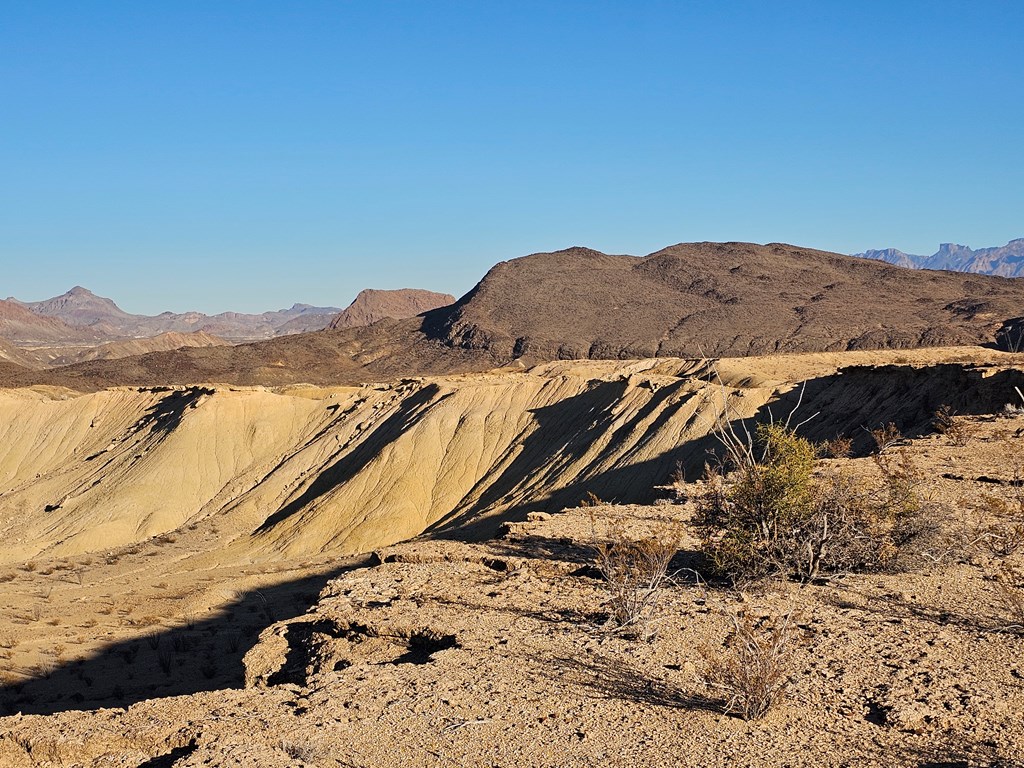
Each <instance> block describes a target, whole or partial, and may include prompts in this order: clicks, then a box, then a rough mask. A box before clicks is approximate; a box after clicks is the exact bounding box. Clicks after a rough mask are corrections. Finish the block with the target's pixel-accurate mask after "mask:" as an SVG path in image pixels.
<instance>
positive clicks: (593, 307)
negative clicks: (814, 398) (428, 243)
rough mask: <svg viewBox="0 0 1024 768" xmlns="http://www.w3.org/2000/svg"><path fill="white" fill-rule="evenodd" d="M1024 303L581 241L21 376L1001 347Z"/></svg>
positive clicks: (933, 276)
mask: <svg viewBox="0 0 1024 768" xmlns="http://www.w3.org/2000/svg"><path fill="white" fill-rule="evenodd" d="M1022 307H1024V281H1018V280H1007V279H1005V278H1002V277H991V276H987V275H974V274H957V273H954V272H932V271H923V270H911V269H901V268H899V267H894V266H891V265H889V264H884V263H880V262H877V261H870V260H867V259H861V258H853V257H850V256H842V255H840V254H836V253H828V252H825V251H816V250H811V249H808V248H799V247H796V246H792V245H784V244H778V243H772V244H768V245H756V244H752V243H684V244H680V245H675V246H671V247H669V248H665V249H663V250H661V251H658V252H656V253H652V254H650V255H649V256H645V257H636V256H609V255H606V254H603V253H600V252H598V251H594V250H590V249H587V248H570V249H567V250H563V251H557V252H554V253H538V254H533V255H531V256H525V257H523V258H519V259H514V260H512V261H507V262H502V263H500V264H498V265H496V266H495V267H493V268H492V269H491V270H490V271H489V272H488V273H487V274H486V275H485V276H484V278H483V279H482V280H481V281H480V282H479V283H478V284H477V286H476V287H475V288H474V289H473V290H472V291H470V292H469V293H468V294H466V295H465V296H463V297H462V298H461V299H460V300H459V301H458V302H456V303H455V304H453V305H451V306H447V307H442V308H440V309H436V310H433V311H430V312H427V313H425V314H424V315H422V316H418V317H414V318H409V319H407V320H386V319H385V320H381V321H380V322H378V323H375V324H374V325H370V326H364V327H358V328H346V329H340V330H333V331H332V330H327V331H321V332H318V333H305V334H296V335H294V336H282V337H278V338H275V339H270V340H267V341H261V342H257V343H251V344H243V345H240V346H234V347H208V348H203V349H181V350H176V351H173V352H157V353H153V354H148V355H141V356H138V357H128V358H123V359H121V360H97V361H91V362H85V363H79V364H76V365H71V366H68V367H66V368H61V369H58V370H55V371H46V372H30V373H27V374H25V373H22V374H19V375H18V376H16V377H8V378H7V383H8V384H26V383H55V384H67V385H68V386H72V387H79V388H90V387H91V388H95V387H101V386H110V385H114V384H119V385H133V386H140V385H144V384H153V385H156V384H172V383H182V384H183V383H194V382H209V381H216V382H235V383H240V384H285V383H295V382H311V383H338V384H352V383H358V382H365V381H385V380H389V379H393V378H395V377H400V376H409V375H423V374H439V373H447V372H453V371H469V370H485V369H488V368H494V367H498V366H504V365H518V364H526V365H528V364H531V363H536V362H541V361H544V360H552V359H560V358H561V359H564V358H603V359H630V358H647V357H686V356H699V355H702V354H707V355H711V356H742V355H757V354H771V353H779V352H812V351H842V350H850V349H909V348H915V347H927V346H946V345H950V346H952V345H971V344H984V343H993V342H994V340H995V336H996V332H997V331H998V330H999V329H1000V328H1001V327H1002V326H1003V324H1004V323H1005V321H1006V320H1007V319H1009V318H1014V317H1019V316H1020V315H1021V308H1022Z"/></svg>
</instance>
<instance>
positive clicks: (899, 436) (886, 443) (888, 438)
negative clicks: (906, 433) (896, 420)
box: [870, 421, 903, 453]
mask: <svg viewBox="0 0 1024 768" xmlns="http://www.w3.org/2000/svg"><path fill="white" fill-rule="evenodd" d="M870 434H871V439H872V440H874V441H875V446H876V447H877V448H878V452H879V453H885V452H886V451H887V450H889V449H890V448H894V447H896V446H897V445H899V444H900V443H902V442H903V432H902V431H900V428H899V427H897V426H896V425H895V424H893V423H892V422H891V421H890V422H889V423H888V424H883V425H882V426H880V427H877V428H875V429H872V430H871V431H870Z"/></svg>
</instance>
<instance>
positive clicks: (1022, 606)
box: [995, 563, 1024, 634]
mask: <svg viewBox="0 0 1024 768" xmlns="http://www.w3.org/2000/svg"><path fill="white" fill-rule="evenodd" d="M995 582H996V597H997V599H998V601H999V607H1000V608H1001V609H1002V610H1001V616H1000V618H1001V620H1004V621H1005V622H1006V623H1005V625H1004V626H1003V629H1004V630H1005V631H1007V632H1015V633H1018V634H1024V571H1021V569H1019V568H1016V567H1014V566H1011V565H1008V564H1006V563H1003V564H1002V566H1001V567H1000V569H999V571H998V572H997V573H996V576H995Z"/></svg>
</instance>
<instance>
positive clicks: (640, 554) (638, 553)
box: [594, 520, 680, 638]
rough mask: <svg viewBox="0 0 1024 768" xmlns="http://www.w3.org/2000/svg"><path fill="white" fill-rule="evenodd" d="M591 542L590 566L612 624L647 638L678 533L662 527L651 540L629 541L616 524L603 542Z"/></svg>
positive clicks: (649, 635)
mask: <svg viewBox="0 0 1024 768" xmlns="http://www.w3.org/2000/svg"><path fill="white" fill-rule="evenodd" d="M594 539H595V541H594V552H595V556H594V562H595V565H596V567H597V570H598V571H599V572H600V573H601V576H602V578H603V580H604V584H605V587H606V589H607V592H608V612H609V618H610V620H611V622H612V624H613V625H614V626H615V627H616V629H619V630H625V631H626V632H627V633H632V634H635V635H637V636H640V637H643V638H649V637H651V635H652V632H651V621H652V619H653V618H654V616H655V614H656V613H657V609H658V606H659V604H660V602H661V598H662V595H663V591H664V588H665V586H666V584H667V582H668V579H669V574H668V568H669V564H670V563H671V562H672V558H673V557H674V556H675V553H676V551H677V550H678V549H679V541H680V534H679V531H678V529H677V528H676V527H674V526H668V525H666V526H663V527H662V528H661V529H660V530H659V531H657V532H656V533H655V534H654V535H652V536H647V537H644V538H642V539H630V538H629V537H628V535H627V533H626V530H625V525H624V524H623V522H622V521H621V520H616V521H614V522H613V523H612V524H611V525H610V526H609V528H608V531H607V534H606V536H605V538H603V539H600V540H598V538H597V535H596V533H595V536H594Z"/></svg>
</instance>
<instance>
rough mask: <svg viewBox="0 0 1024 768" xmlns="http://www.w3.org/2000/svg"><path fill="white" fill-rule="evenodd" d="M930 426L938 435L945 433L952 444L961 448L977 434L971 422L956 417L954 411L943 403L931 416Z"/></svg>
mask: <svg viewBox="0 0 1024 768" xmlns="http://www.w3.org/2000/svg"><path fill="white" fill-rule="evenodd" d="M932 426H933V427H934V428H935V431H936V432H938V433H939V434H940V435H945V436H946V437H947V438H948V439H949V442H950V443H951V444H952V445H955V446H957V447H960V448H962V447H963V446H965V445H967V443H969V442H970V441H971V439H972V438H974V437H975V436H976V435H977V429H976V428H975V426H974V425H973V424H971V423H970V422H968V421H966V420H964V419H963V418H957V415H956V412H955V411H954V410H953V409H952V408H951V407H950V406H948V405H943V406H942V407H941V408H939V410H937V411H936V412H935V416H934V417H932Z"/></svg>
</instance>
